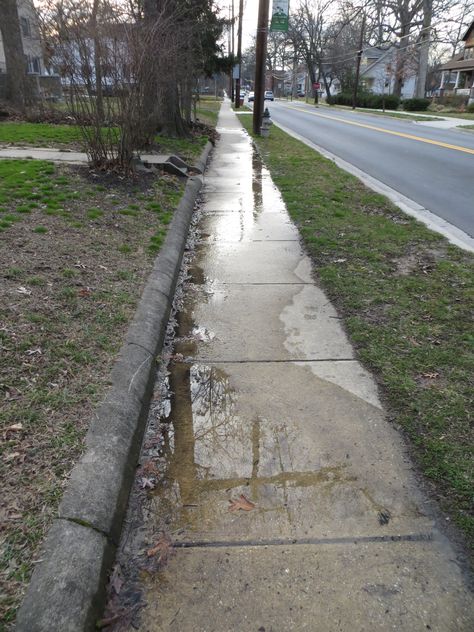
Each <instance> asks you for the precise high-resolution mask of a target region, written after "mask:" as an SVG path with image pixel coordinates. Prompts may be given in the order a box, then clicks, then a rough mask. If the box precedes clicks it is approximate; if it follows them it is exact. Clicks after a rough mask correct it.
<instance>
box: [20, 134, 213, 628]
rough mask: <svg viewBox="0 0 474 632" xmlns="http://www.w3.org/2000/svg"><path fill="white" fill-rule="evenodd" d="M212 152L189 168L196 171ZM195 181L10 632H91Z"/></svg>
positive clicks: (176, 272) (137, 446)
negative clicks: (14, 626)
mask: <svg viewBox="0 0 474 632" xmlns="http://www.w3.org/2000/svg"><path fill="white" fill-rule="evenodd" d="M212 147H213V146H212V144H211V143H207V145H206V147H205V148H204V150H203V152H202V154H201V157H200V159H199V161H198V163H197V167H198V168H199V169H202V171H203V170H204V168H205V166H206V162H207V159H208V157H209V153H210V151H211V149H212ZM201 187H202V178H201V177H200V176H197V177H193V178H189V179H188V181H187V185H186V189H185V192H184V195H183V197H182V198H181V201H180V203H179V205H178V208H177V210H176V212H175V214H174V217H173V220H172V222H171V224H170V227H169V230H168V233H167V236H166V239H165V242H164V244H163V247H162V249H161V251H160V252H159V254H158V256H157V258H156V261H155V264H154V266H153V270H152V272H151V274H150V276H149V278H148V281H147V284H146V286H145V289H144V292H143V295H142V297H141V299H140V302H139V304H138V308H137V310H136V313H135V316H134V318H133V321H132V323H131V324H130V327H129V329H128V332H127V335H126V338H125V342H124V344H123V346H122V349H121V350H120V353H119V356H118V358H117V360H116V362H115V364H114V367H113V369H112V372H111V379H110V382H111V386H110V389H109V390H108V392H107V394H106V396H105V399H104V401H103V402H102V403H101V405H100V406H99V408H98V409H97V410H96V412H95V414H94V416H93V419H92V421H91V425H90V428H89V431H88V433H87V436H86V440H85V444H86V449H85V453H84V455H83V456H82V458H81V459H80V461H79V462H78V463H77V464H76V466H75V467H74V468H73V470H72V473H71V477H70V481H69V483H68V486H67V488H66V492H65V494H64V497H63V500H62V502H61V505H60V507H59V515H58V517H57V518H56V519H55V520H54V522H53V525H52V527H51V529H50V530H49V533H48V535H47V537H46V540H45V543H44V546H43V552H42V558H41V560H40V563H39V565H38V566H37V567H36V569H35V571H34V573H33V576H32V579H31V582H30V585H29V587H28V589H27V592H26V596H25V598H24V600H23V603H22V605H21V607H20V609H19V611H18V617H17V623H16V630H17V631H18V632H86V631H89V630H95V629H96V621H97V619H98V618H99V617H100V615H101V612H102V608H103V605H104V602H105V587H106V581H107V575H108V572H109V571H110V568H111V565H112V563H113V560H114V556H115V550H116V547H117V544H118V541H119V538H120V532H121V526H122V520H123V518H124V515H125V511H126V508H127V502H128V496H129V493H130V489H131V486H132V484H133V480H134V475H135V467H136V462H137V459H138V456H139V453H140V447H141V442H142V439H143V433H144V430H145V424H146V419H147V415H148V408H149V403H150V397H151V392H152V389H153V383H154V378H155V368H156V357H157V354H158V353H159V352H160V351H161V348H162V345H163V341H164V337H165V333H166V327H167V323H168V318H169V314H170V310H171V305H172V301H173V296H174V292H175V289H176V283H177V279H178V275H179V271H180V267H181V261H182V257H183V252H184V247H185V243H186V238H187V235H188V230H189V225H190V222H191V217H192V213H193V208H194V204H195V201H196V198H197V195H198V193H199V191H200V189H201Z"/></svg>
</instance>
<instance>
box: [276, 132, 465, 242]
mask: <svg viewBox="0 0 474 632" xmlns="http://www.w3.org/2000/svg"><path fill="white" fill-rule="evenodd" d="M273 123H274V124H275V125H276V126H277V127H278V128H279V129H281V130H282V131H283V132H285V133H286V134H288V135H289V136H292V137H293V138H296V140H299V141H300V142H302V143H304V144H305V145H307V146H308V147H310V148H311V149H314V150H315V151H317V152H318V153H320V154H321V155H322V156H324V157H325V158H327V159H328V160H332V161H333V162H334V163H335V164H336V165H337V166H338V167H339V168H340V169H343V170H344V171H347V172H348V173H350V174H351V175H353V176H355V177H356V178H358V179H359V180H360V181H361V182H362V183H363V184H365V186H366V187H368V188H369V189H372V191H375V192H376V193H381V194H382V195H385V197H387V198H388V199H389V200H390V201H391V202H393V203H394V204H395V205H396V206H398V208H399V209H400V210H401V211H403V212H404V213H406V214H407V215H410V216H411V217H414V218H415V219H417V220H418V221H420V222H423V224H425V226H427V227H428V228H429V229H430V230H433V231H435V232H436V233H440V234H441V235H443V237H446V239H447V240H448V241H449V242H450V243H451V244H453V245H454V246H458V247H459V248H462V249H463V250H467V251H468V252H474V238H472V237H470V236H469V235H468V234H467V233H465V232H464V231H463V230H461V229H460V228H457V227H456V226H454V225H453V224H451V223H450V222H448V221H447V220H445V219H442V218H441V217H438V216H437V215H435V214H434V213H432V212H431V211H429V210H428V209H426V208H424V207H423V206H421V204H418V203H417V202H415V201H414V200H412V199H410V198H409V197H407V196H405V195H403V193H399V192H398V191H396V190H395V189H392V187H390V186H388V185H387V184H385V183H383V182H382V181H381V180H377V178H374V177H373V176H371V175H369V174H368V173H366V172H365V171H362V169H359V168H358V167H355V166H354V165H352V164H351V163H350V162H347V161H346V160H344V159H343V158H339V156H336V155H335V154H333V153H332V152H330V151H328V150H327V149H325V148H324V147H321V146H320V145H317V144H316V143H313V142H312V141H310V140H308V139H307V138H304V136H301V135H300V134H298V133H297V132H294V131H292V130H290V129H289V128H288V127H286V126H285V125H281V123H277V122H276V121H273Z"/></svg>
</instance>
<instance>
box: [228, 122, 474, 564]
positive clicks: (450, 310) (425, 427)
mask: <svg viewBox="0 0 474 632" xmlns="http://www.w3.org/2000/svg"><path fill="white" fill-rule="evenodd" d="M240 120H241V122H242V124H243V125H244V127H246V129H247V131H249V133H250V132H251V126H252V121H251V120H250V119H249V117H247V116H242V117H241V118H240ZM254 140H255V142H256V145H257V147H258V150H259V152H260V153H261V155H262V158H263V160H264V162H265V164H266V165H267V167H268V168H269V170H270V173H271V176H272V178H273V180H274V182H275V184H276V185H277V187H278V188H279V190H280V191H281V194H282V196H283V199H284V201H285V203H286V206H287V208H288V211H289V213H290V215H291V217H292V219H293V220H294V222H295V223H296V225H297V226H298V229H299V231H300V234H301V237H302V239H303V241H304V243H305V245H306V248H307V250H308V252H309V254H310V256H311V258H312V260H313V262H314V265H315V272H316V275H317V277H318V279H319V281H320V283H321V285H322V286H323V287H324V289H325V290H326V292H327V293H328V295H329V297H330V299H331V300H332V301H333V302H334V304H335V305H336V307H337V309H338V311H339V313H340V314H341V316H342V317H343V319H344V320H343V322H344V323H345V327H346V330H347V332H348V334H349V336H350V338H351V340H352V342H353V344H354V345H355V347H356V349H357V354H358V357H359V358H360V360H361V361H362V362H363V363H364V365H365V366H366V367H367V368H369V369H370V370H371V371H372V372H373V374H374V375H375V377H376V379H377V381H378V384H379V386H380V388H381V394H382V397H383V400H384V403H385V405H386V408H387V411H388V415H389V418H390V419H391V420H392V421H393V422H394V423H396V424H397V425H398V426H399V427H401V428H402V429H403V431H404V434H405V436H406V437H407V438H408V439H409V445H410V446H411V448H412V452H413V455H414V457H415V460H416V462H417V463H418V465H419V467H420V469H421V471H422V472H423V473H424V474H425V475H426V477H427V478H428V479H429V481H430V482H431V485H430V487H432V489H433V492H434V494H435V496H436V497H437V498H438V500H439V501H440V503H441V507H442V509H443V510H444V511H446V512H447V513H448V514H449V515H448V516H447V519H448V520H453V521H454V522H455V523H456V524H457V525H458V526H459V527H460V528H461V530H462V531H463V532H464V534H465V536H466V541H467V544H468V546H469V547H470V549H471V552H472V551H473V550H474V515H473V504H472V500H473V491H474V484H473V483H474V459H473V456H474V455H473V446H474V436H473V426H472V421H473V420H472V415H473V408H474V407H473V403H474V401H473V400H474V389H473V383H472V376H473V375H474V334H473V313H474V309H473V308H474V255H472V254H470V253H467V252H464V251H462V250H460V249H458V248H456V247H454V246H452V245H450V244H449V243H448V242H447V240H446V239H445V238H444V237H442V236H441V235H438V234H437V233H434V232H432V231H430V230H429V229H428V228H426V227H425V226H424V225H423V224H421V223H420V222H417V221H416V220H414V219H413V218H410V217H408V216H407V215H405V214H403V212H402V211H400V210H399V209H398V208H397V207H395V206H394V205H393V204H392V203H391V202H389V201H388V200H387V199H386V198H385V197H384V196H382V195H379V194H377V193H374V192H372V191H371V190H369V189H368V188H366V187H365V186H364V185H363V184H362V183H361V182H360V181H359V180H358V179H357V178H355V177H354V176H352V175H350V174H348V173H346V172H344V171H343V170H341V169H340V168H338V167H337V166H336V165H335V164H334V163H333V162H331V161H330V160H327V159H326V158H323V157H322V156H321V155H320V154H318V153H317V152H316V151H314V150H312V149H310V148H309V147H307V146H306V145H304V144H303V143H301V142H300V141H298V140H295V139H294V138H292V137H291V136H289V135H288V134H286V133H285V132H283V131H282V130H280V129H278V128H277V127H275V126H274V127H273V128H272V129H271V132H270V137H269V138H267V139H264V138H261V137H257V138H255V139H254Z"/></svg>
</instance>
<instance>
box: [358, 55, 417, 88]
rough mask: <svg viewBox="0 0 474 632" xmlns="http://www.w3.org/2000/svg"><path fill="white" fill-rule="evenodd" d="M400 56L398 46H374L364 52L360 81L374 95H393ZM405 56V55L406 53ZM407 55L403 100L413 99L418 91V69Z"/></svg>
mask: <svg viewBox="0 0 474 632" xmlns="http://www.w3.org/2000/svg"><path fill="white" fill-rule="evenodd" d="M399 54H400V51H399V49H398V48H397V47H396V46H391V47H390V48H386V49H383V48H378V47H376V46H372V47H370V48H365V49H364V50H363V51H362V58H361V64H360V79H361V82H362V83H363V84H364V85H365V87H366V88H367V90H370V92H373V93H374V94H383V93H384V92H385V94H392V92H393V88H394V84H395V68H396V67H397V58H398V55H399ZM404 54H405V53H404ZM413 65H414V64H412V63H411V59H410V57H409V56H408V55H406V59H405V63H404V77H403V84H402V94H401V96H402V99H411V98H413V96H414V95H415V90H416V68H412V66H413Z"/></svg>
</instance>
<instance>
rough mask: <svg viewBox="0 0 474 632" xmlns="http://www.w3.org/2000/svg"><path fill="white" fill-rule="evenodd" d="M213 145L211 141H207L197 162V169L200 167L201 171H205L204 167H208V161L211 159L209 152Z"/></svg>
mask: <svg viewBox="0 0 474 632" xmlns="http://www.w3.org/2000/svg"><path fill="white" fill-rule="evenodd" d="M213 147H214V145H213V144H212V143H211V142H210V141H207V143H206V146H205V147H204V149H203V150H202V154H201V155H200V156H199V158H198V160H197V162H196V164H195V167H196V169H199V171H200V172H201V173H204V169H205V168H206V165H207V161H208V159H209V154H210V153H211V151H212V149H213Z"/></svg>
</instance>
